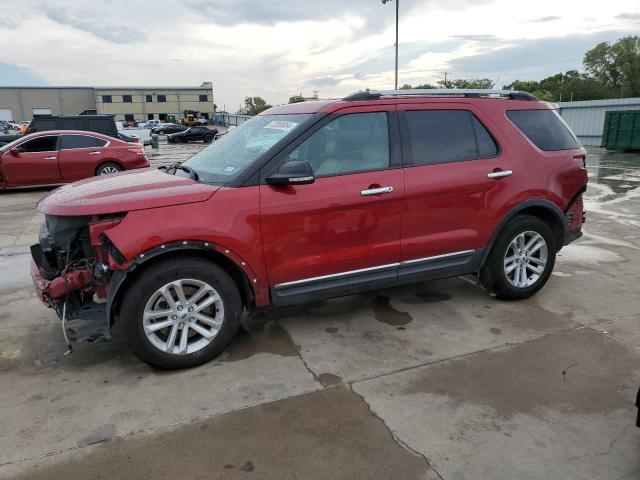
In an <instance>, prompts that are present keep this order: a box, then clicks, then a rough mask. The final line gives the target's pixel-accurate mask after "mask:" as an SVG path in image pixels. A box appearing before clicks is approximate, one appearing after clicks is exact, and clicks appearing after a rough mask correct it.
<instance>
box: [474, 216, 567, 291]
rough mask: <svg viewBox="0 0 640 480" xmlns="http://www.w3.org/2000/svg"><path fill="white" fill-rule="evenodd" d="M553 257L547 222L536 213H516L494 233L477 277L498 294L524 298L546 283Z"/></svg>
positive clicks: (550, 234) (551, 269)
mask: <svg viewBox="0 0 640 480" xmlns="http://www.w3.org/2000/svg"><path fill="white" fill-rule="evenodd" d="M555 260H556V246H555V239H554V235H553V231H552V230H551V228H550V227H549V225H548V224H547V223H546V222H544V221H543V220H541V219H539V218H537V217H533V216H530V215H520V216H517V217H516V218H515V219H513V220H511V221H510V222H509V223H507V225H506V226H505V228H504V229H503V231H502V232H501V233H500V234H499V235H498V238H497V239H496V241H495V243H494V245H493V247H492V248H491V252H490V253H489V257H488V258H487V261H486V263H485V264H484V266H483V267H482V269H481V270H480V281H481V282H482V284H483V285H484V286H485V288H486V289H487V290H489V291H490V292H493V293H495V294H496V297H498V298H503V299H509V300H520V299H524V298H528V297H530V296H531V295H533V294H534V293H536V292H537V291H538V290H540V289H541V288H542V287H543V286H544V284H545V283H547V280H548V279H549V277H550V276H551V272H552V271H553V266H554V264H555Z"/></svg>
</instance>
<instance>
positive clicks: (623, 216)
mask: <svg viewBox="0 0 640 480" xmlns="http://www.w3.org/2000/svg"><path fill="white" fill-rule="evenodd" d="M200 148H202V145H201V144H192V145H177V146H169V145H166V144H162V145H161V148H160V149H159V150H158V151H153V153H152V156H151V158H152V162H153V163H154V164H156V165H158V164H162V163H171V162H172V161H176V160H183V159H186V158H188V156H190V155H191V154H193V153H195V152H196V151H198V150H199V149H200ZM149 151H150V152H151V150H149ZM588 164H589V179H590V185H589V190H588V193H587V197H586V198H587V201H586V206H587V210H588V222H587V224H586V225H585V229H584V231H585V235H584V237H583V238H582V239H580V240H579V241H578V242H576V243H575V244H573V245H570V246H568V247H566V248H565V249H563V250H562V251H561V252H560V254H559V256H558V259H557V262H556V268H555V271H554V274H553V276H552V277H551V279H550V281H549V283H548V284H547V286H546V287H545V288H544V289H543V290H542V291H541V292H540V293H538V294H537V295H536V296H534V297H533V298H531V299H528V300H526V301H521V302H502V301H498V300H495V299H493V298H491V297H490V296H488V295H487V293H486V292H485V291H484V290H483V289H482V288H481V287H479V286H478V285H476V282H475V281H474V279H473V278H472V277H464V278H452V279H447V280H442V281H436V282H431V283H423V284H418V285H412V286H408V287H401V288H394V289H388V290H381V291H377V292H372V293H368V294H363V295H356V296H351V297H345V298H341V299H336V300H331V301H326V302H318V303H314V304H312V305H305V306H301V307H295V308H288V309H283V310H277V311H271V312H269V313H268V314H262V315H259V316H257V317H255V318H251V319H247V320H246V330H245V331H243V332H242V333H241V334H240V335H239V337H238V338H237V339H236V340H235V341H234V342H233V343H232V344H231V346H230V347H229V349H228V350H227V351H226V352H225V353H223V354H222V355H221V356H220V357H219V358H218V359H216V360H215V361H213V362H211V363H209V364H207V365H204V366H201V367H198V368H194V369H190V370H185V371H180V372H164V371H160V370H156V369H153V368H151V367H149V366H147V365H145V364H143V363H141V362H139V361H138V360H137V359H136V358H135V357H134V356H133V355H132V354H131V353H130V352H129V351H128V350H127V348H126V345H125V344H124V342H123V341H122V337H121V333H120V332H119V331H118V329H116V332H115V340H114V341H113V342H112V343H110V344H101V345H77V348H76V349H75V352H74V353H73V354H72V355H68V356H66V355H64V350H65V349H64V345H63V341H62V333H61V329H60V324H59V322H58V321H57V320H56V316H55V314H54V313H53V312H52V311H50V310H47V309H46V308H45V307H44V306H42V305H41V304H40V303H39V301H38V300H37V299H36V297H35V295H34V293H33V290H32V286H31V281H30V278H29V275H28V268H27V267H28V261H29V256H28V253H27V252H28V249H27V246H28V245H29V244H30V243H33V242H35V241H36V238H37V231H38V228H39V224H40V222H41V216H40V215H39V214H37V213H36V212H35V211H34V205H35V202H36V201H37V200H38V199H39V198H40V197H42V196H43V195H44V194H46V193H47V191H48V189H23V190H15V191H10V192H8V191H5V192H0V334H1V335H0V405H1V406H2V407H1V408H0V478H12V479H14V478H20V479H36V478H38V479H40V478H42V479H44V478H47V479H76V478H77V479H86V478H130V479H137V478H145V479H147V478H154V479H156V478H157V479H164V478H203V479H204V478H207V479H217V478H222V479H243V478H259V479H316V478H318V479H325V478H326V479H337V478H348V479H359V478H367V479H371V478H376V479H377V478H381V479H387V478H394V479H395V478H401V479H413V478H422V479H425V478H426V479H447V480H449V479H451V480H463V479H492V480H499V479H505V480H506V479H509V480H511V479H516V478H517V479H550V478H562V479H587V478H589V479H603V480H605V479H606V480H614V479H615V480H622V479H637V478H640V429H638V428H636V427H635V426H634V422H635V407H634V405H633V402H634V400H635V393H636V392H637V389H638V386H639V385H640V328H639V327H640V308H639V307H640V288H638V283H639V280H640V262H639V260H640V155H632V154H620V153H599V154H590V155H589V157H588Z"/></svg>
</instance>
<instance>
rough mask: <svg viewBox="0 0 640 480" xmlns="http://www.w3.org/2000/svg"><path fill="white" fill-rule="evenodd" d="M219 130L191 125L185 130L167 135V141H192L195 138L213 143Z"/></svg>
mask: <svg viewBox="0 0 640 480" xmlns="http://www.w3.org/2000/svg"><path fill="white" fill-rule="evenodd" d="M217 133H218V130H216V129H215V128H214V129H209V128H207V127H191V128H188V129H186V130H185V131H183V132H179V133H173V134H171V135H169V136H167V142H169V143H183V142H192V141H194V140H200V141H202V142H205V143H211V142H213V140H214V139H215V136H216V134H217Z"/></svg>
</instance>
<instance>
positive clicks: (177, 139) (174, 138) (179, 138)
mask: <svg viewBox="0 0 640 480" xmlns="http://www.w3.org/2000/svg"><path fill="white" fill-rule="evenodd" d="M173 142H174V143H184V140H183V138H182V137H173Z"/></svg>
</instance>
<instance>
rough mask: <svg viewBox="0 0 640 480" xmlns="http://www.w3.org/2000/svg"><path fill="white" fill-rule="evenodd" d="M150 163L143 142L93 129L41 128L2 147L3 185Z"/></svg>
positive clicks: (66, 179) (70, 179)
mask: <svg viewBox="0 0 640 480" xmlns="http://www.w3.org/2000/svg"><path fill="white" fill-rule="evenodd" d="M148 166H149V160H148V159H147V156H146V155H145V153H144V147H143V145H142V144H138V143H127V142H124V141H122V140H119V139H117V138H113V137H108V136H106V135H101V134H99V133H94V132H85V131H76V130H52V131H48V132H38V133H32V134H30V135H25V136H24V137H22V138H20V139H19V140H16V141H14V142H11V143H9V144H7V145H5V146H4V147H1V148H0V189H2V188H9V187H20V186H25V185H52V184H60V183H68V182H74V181H76V180H81V179H83V178H88V177H92V176H94V175H105V174H109V173H116V172H119V171H122V170H131V169H134V168H143V167H148Z"/></svg>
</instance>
